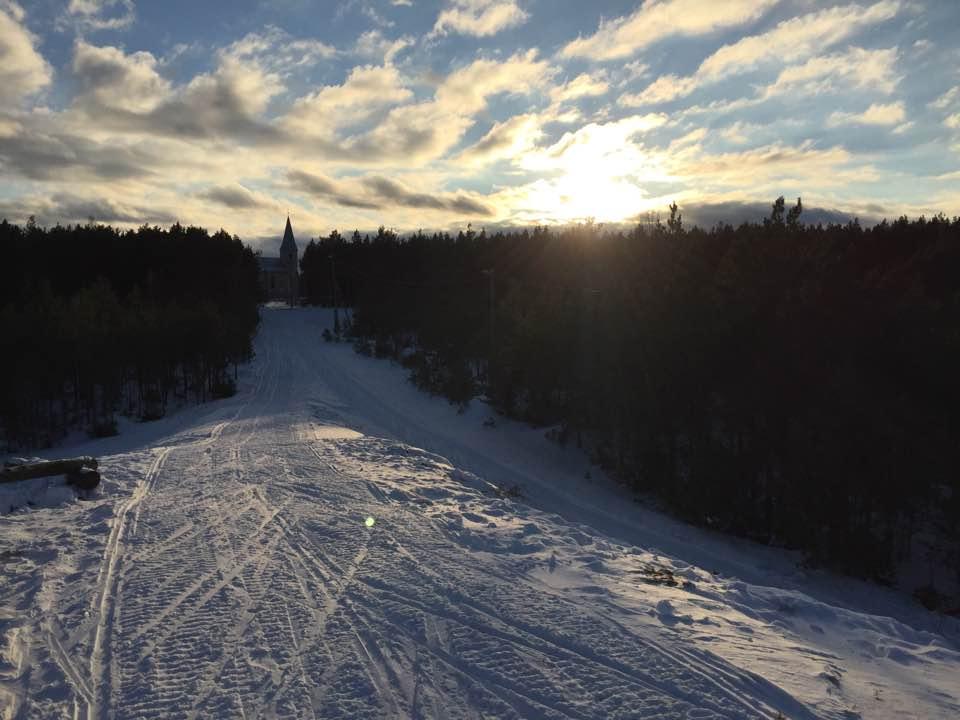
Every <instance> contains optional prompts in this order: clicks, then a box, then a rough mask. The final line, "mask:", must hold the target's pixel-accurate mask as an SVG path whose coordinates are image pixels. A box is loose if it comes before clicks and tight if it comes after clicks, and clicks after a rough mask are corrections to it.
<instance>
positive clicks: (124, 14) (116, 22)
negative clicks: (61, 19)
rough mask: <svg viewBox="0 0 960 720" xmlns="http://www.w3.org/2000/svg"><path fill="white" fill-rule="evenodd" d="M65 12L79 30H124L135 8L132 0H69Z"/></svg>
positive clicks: (127, 26) (134, 14)
mask: <svg viewBox="0 0 960 720" xmlns="http://www.w3.org/2000/svg"><path fill="white" fill-rule="evenodd" d="M67 14H68V15H69V16H70V17H71V18H72V19H73V21H74V22H75V23H76V24H77V26H78V28H79V29H81V30H94V31H96V30H126V29H127V28H129V27H130V26H131V25H133V22H134V20H135V19H136V8H135V6H134V4H133V0H70V4H69V5H67Z"/></svg>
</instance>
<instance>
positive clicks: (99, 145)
mask: <svg viewBox="0 0 960 720" xmlns="http://www.w3.org/2000/svg"><path fill="white" fill-rule="evenodd" d="M162 164H163V163H162V161H161V159H160V158H159V157H157V156H156V155H155V154H153V153H151V152H149V151H148V150H145V149H144V148H143V147H141V146H138V145H130V144H129V143H124V142H118V141H117V140H116V139H115V138H111V139H109V140H107V141H106V142H98V141H96V140H92V139H90V138H88V137H85V136H83V135H77V134H73V133H70V132H64V131H56V132H44V131H42V130H38V129H36V128H33V127H29V126H23V125H17V126H15V127H11V128H8V129H7V130H6V131H5V132H2V133H0V168H2V169H3V173H4V175H19V176H21V177H25V178H29V179H31V180H39V181H55V180H60V181H63V180H74V181H76V180H81V181H91V180H104V181H116V180H122V179H128V178H139V177H145V176H148V175H150V174H152V173H153V172H154V171H155V169H159V168H160V166H161V165H162Z"/></svg>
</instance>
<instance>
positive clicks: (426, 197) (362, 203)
mask: <svg viewBox="0 0 960 720" xmlns="http://www.w3.org/2000/svg"><path fill="white" fill-rule="evenodd" d="M287 180H288V181H289V183H290V184H291V186H292V187H293V188H294V189H297V190H299V191H301V192H304V193H306V194H308V195H312V196H315V197H319V198H322V199H324V200H328V201H331V202H333V203H335V204H337V205H341V206H344V207H351V208H365V209H371V210H379V209H383V208H387V207H405V208H414V209H417V210H439V211H444V212H448V213H455V214H458V215H479V216H485V217H486V216H490V215H492V214H493V210H492V209H491V208H490V207H489V206H487V205H486V204H484V203H482V202H480V201H479V200H477V199H475V198H472V197H470V196H468V195H465V194H463V193H425V192H417V191H413V190H410V189H409V188H407V187H406V186H404V185H402V184H400V183H399V182H397V181H395V180H390V179H388V178H386V177H383V176H379V175H371V176H367V177H363V178H360V179H359V180H355V181H349V182H343V181H335V180H331V179H330V178H326V177H323V176H321V175H316V174H313V173H308V172H304V171H302V170H292V171H290V172H288V173H287Z"/></svg>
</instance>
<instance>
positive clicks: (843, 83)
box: [761, 47, 900, 98]
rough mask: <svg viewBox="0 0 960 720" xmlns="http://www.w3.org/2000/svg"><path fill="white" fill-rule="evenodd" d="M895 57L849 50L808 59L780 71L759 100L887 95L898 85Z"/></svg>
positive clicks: (891, 51) (890, 53) (888, 52)
mask: <svg viewBox="0 0 960 720" xmlns="http://www.w3.org/2000/svg"><path fill="white" fill-rule="evenodd" d="M898 57H899V54H898V51H897V49H896V48H890V49H888V50H864V49H863V48H857V47H852V48H850V49H849V50H847V51H846V52H843V53H838V54H835V55H824V56H820V57H815V58H811V59H810V60H808V61H806V62H805V63H802V64H800V65H792V66H790V67H787V68H785V69H784V70H783V71H781V73H780V74H779V75H778V76H777V79H776V80H775V81H774V82H773V83H772V84H770V85H768V86H767V87H766V88H765V89H764V90H763V91H762V93H761V96H762V97H763V98H770V97H773V96H775V95H786V94H794V95H819V94H822V93H829V92H836V91H837V90H839V89H840V88H856V89H858V90H866V89H872V90H876V91H878V92H881V93H891V92H893V91H894V89H895V88H896V86H897V84H898V83H899V82H900V76H899V75H897V74H896V70H895V65H896V61H897V58H898Z"/></svg>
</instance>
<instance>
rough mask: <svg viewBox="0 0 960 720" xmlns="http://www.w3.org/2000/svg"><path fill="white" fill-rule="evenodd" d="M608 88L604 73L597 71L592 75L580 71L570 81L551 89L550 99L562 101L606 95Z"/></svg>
mask: <svg viewBox="0 0 960 720" xmlns="http://www.w3.org/2000/svg"><path fill="white" fill-rule="evenodd" d="M609 90H610V84H609V83H608V82H607V80H606V74H605V73H603V72H597V73H593V74H592V75H591V74H589V73H581V74H580V75H577V77H575V78H574V79H573V80H571V81H570V82H568V83H566V84H564V85H560V86H557V87H555V88H553V89H551V90H550V99H551V100H553V102H564V101H567V100H575V99H577V98H581V97H595V96H598V95H606V94H607V92H608V91H609Z"/></svg>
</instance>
